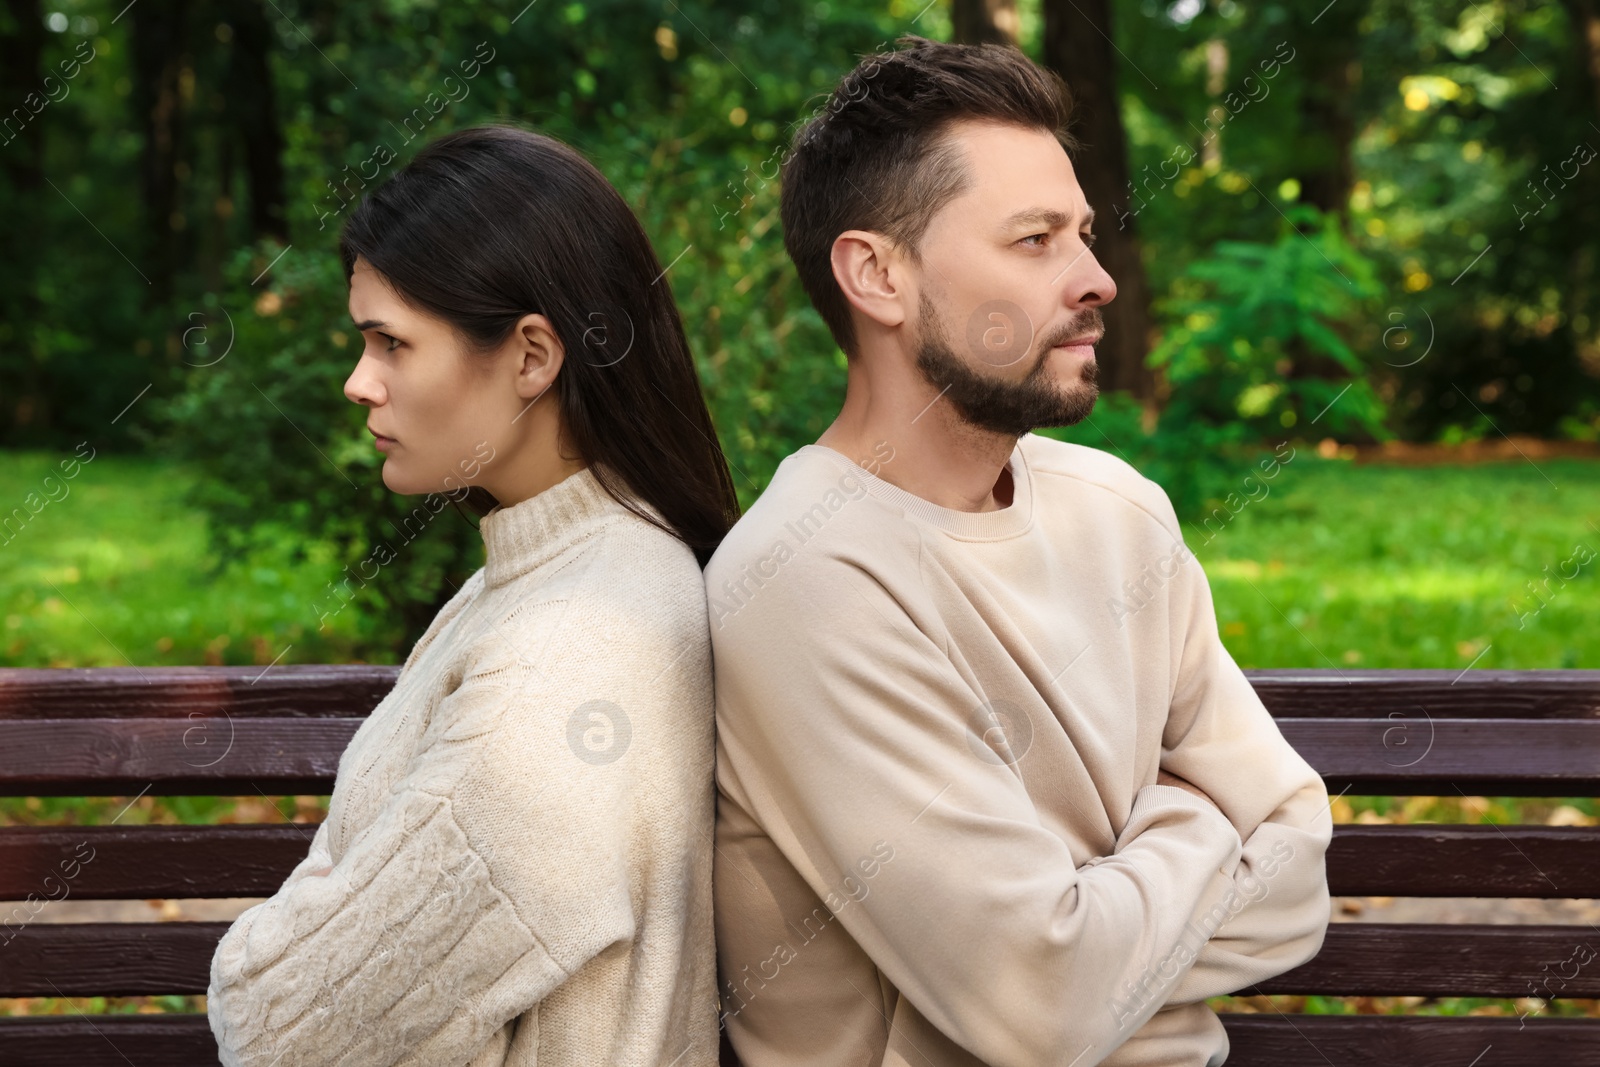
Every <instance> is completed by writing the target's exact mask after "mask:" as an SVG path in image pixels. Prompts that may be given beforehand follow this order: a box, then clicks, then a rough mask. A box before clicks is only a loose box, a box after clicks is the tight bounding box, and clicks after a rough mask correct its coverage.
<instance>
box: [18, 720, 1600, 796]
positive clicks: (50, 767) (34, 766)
mask: <svg viewBox="0 0 1600 1067" xmlns="http://www.w3.org/2000/svg"><path fill="white" fill-rule="evenodd" d="M362 721H363V720H361V719H355V718H323V717H301V718H264V717H250V718H238V719H234V718H228V717H223V718H215V717H210V718H194V719H170V718H159V717H148V718H129V719H85V718H71V719H0V795H9V796H121V795H133V794H135V793H138V792H141V791H145V790H148V791H150V792H152V793H154V794H157V795H178V794H198V795H226V794H233V793H245V794H251V793H255V792H256V791H258V790H259V791H260V792H263V793H267V794H274V793H278V794H283V793H329V792H331V791H332V789H333V778H334V774H335V773H336V772H337V771H338V765H339V755H340V753H341V752H343V750H344V747H345V745H346V744H348V743H349V740H350V738H351V737H352V736H353V735H354V734H355V731H356V730H357V729H358V728H359V727H360V725H361V722H362ZM1278 723H1279V727H1280V728H1281V729H1282V731H1283V734H1284V737H1285V738H1287V739H1288V741H1289V743H1290V744H1292V745H1294V747H1295V748H1296V749H1297V750H1298V751H1299V752H1300V753H1301V754H1302V755H1304V756H1305V757H1306V759H1307V760H1308V761H1309V762H1310V763H1311V765H1312V766H1313V767H1315V768H1317V770H1318V772H1319V773H1320V774H1322V776H1323V778H1324V780H1325V781H1326V782H1327V784H1328V788H1329V791H1330V792H1333V793H1340V792H1349V793H1354V794H1357V795H1362V794H1376V795H1390V794H1395V795H1443V796H1457V795H1460V794H1462V793H1465V794H1467V795H1489V796H1594V795H1600V720H1595V721H1590V720H1576V719H1549V720H1535V721H1531V722H1523V721H1519V720H1516V719H1435V720H1431V721H1424V722H1421V723H1418V722H1409V723H1400V722H1398V721H1396V720H1386V719H1331V720H1323V719H1280V720H1278ZM1508 737H1515V739H1516V743H1515V744H1509V743H1508V742H1507V738H1508Z"/></svg>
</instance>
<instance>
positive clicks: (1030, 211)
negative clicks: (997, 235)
mask: <svg viewBox="0 0 1600 1067" xmlns="http://www.w3.org/2000/svg"><path fill="white" fill-rule="evenodd" d="M1093 222H1094V208H1089V209H1088V210H1086V211H1085V212H1084V215H1083V222H1082V225H1084V226H1088V225H1090V224H1091V223H1093ZM1000 225H1001V228H1002V229H1006V230H1010V229H1014V228H1016V227H1019V226H1036V225H1037V226H1045V227H1047V228H1050V229H1054V228H1056V227H1058V226H1070V225H1072V216H1071V215H1068V214H1067V213H1066V212H1063V211H1057V210H1056V209H1055V208H1043V207H1031V208H1024V209H1023V210H1021V211H1018V212H1016V213H1015V214H1012V215H1009V216H1007V218H1006V220H1005V221H1004V222H1003V223H1001V224H1000Z"/></svg>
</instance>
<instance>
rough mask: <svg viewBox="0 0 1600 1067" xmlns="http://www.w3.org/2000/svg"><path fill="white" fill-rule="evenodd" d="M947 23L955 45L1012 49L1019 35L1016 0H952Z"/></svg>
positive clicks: (1020, 26) (1020, 28)
mask: <svg viewBox="0 0 1600 1067" xmlns="http://www.w3.org/2000/svg"><path fill="white" fill-rule="evenodd" d="M950 21H951V22H952V23H953V28H954V34H955V39H956V41H957V43H959V44H1008V45H1012V46H1015V45H1016V44H1017V40H1018V37H1019V36H1020V34H1021V32H1022V21H1021V19H1020V18H1018V16H1017V0H955V3H954V5H953V6H952V8H951V10H950Z"/></svg>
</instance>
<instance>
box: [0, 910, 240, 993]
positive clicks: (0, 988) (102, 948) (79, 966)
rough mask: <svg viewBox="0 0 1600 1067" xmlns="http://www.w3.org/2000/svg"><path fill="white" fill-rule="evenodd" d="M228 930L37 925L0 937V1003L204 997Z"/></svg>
mask: <svg viewBox="0 0 1600 1067" xmlns="http://www.w3.org/2000/svg"><path fill="white" fill-rule="evenodd" d="M230 925H231V924H230V923H221V922H217V923H203V922H170V923H33V924H32V925H30V926H26V927H23V928H22V929H19V930H15V931H0V997H63V996H66V997H92V996H108V997H131V996H140V995H145V994H150V995H156V994H164V993H190V994H193V993H204V992H205V991H206V986H207V985H208V984H209V982H210V978H211V957H212V956H213V955H215V954H216V951H217V942H218V941H221V940H222V935H223V934H225V933H226V932H227V930H228V927H229V926H230Z"/></svg>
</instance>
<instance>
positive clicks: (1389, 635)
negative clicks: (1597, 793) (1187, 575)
mask: <svg viewBox="0 0 1600 1067" xmlns="http://www.w3.org/2000/svg"><path fill="white" fill-rule="evenodd" d="M1547 477H1548V480H1547ZM1552 483H1553V484H1552ZM1267 484H1268V485H1269V487H1270V490H1271V491H1270V493H1269V494H1268V495H1267V496H1265V497H1263V498H1262V499H1260V500H1259V501H1256V502H1253V503H1249V504H1246V505H1245V506H1244V507H1243V508H1241V509H1240V510H1239V511H1238V513H1237V514H1236V515H1234V516H1233V517H1232V518H1231V520H1229V521H1228V522H1227V523H1226V524H1221V525H1220V526H1219V524H1218V523H1215V522H1214V523H1212V525H1211V526H1210V528H1209V532H1208V531H1207V530H1204V529H1201V528H1200V527H1198V526H1194V525H1189V524H1186V525H1185V529H1184V539H1185V541H1186V542H1188V544H1189V546H1190V547H1191V548H1192V549H1194V552H1195V555H1196V556H1197V557H1199V559H1200V561H1201V563H1202V564H1203V565H1204V566H1205V569H1206V573H1207V575H1209V577H1210V579H1211V588H1212V591H1213V595H1214V598H1215V600H1216V608H1217V620H1218V624H1219V626H1220V627H1221V630H1222V636H1223V642H1224V644H1225V645H1226V646H1227V648H1228V650H1229V652H1231V653H1232V654H1233V657H1234V659H1235V660H1237V661H1238V663H1239V665H1240V666H1241V667H1244V668H1247V669H1249V668H1266V667H1320V668H1327V669H1343V668H1345V667H1351V666H1359V667H1363V668H1369V667H1373V668H1382V667H1406V668H1444V669H1450V670H1465V669H1467V668H1468V667H1469V666H1470V667H1472V668H1474V669H1494V668H1498V669H1517V670H1527V669H1531V668H1558V667H1566V668H1570V667H1588V668H1593V667H1600V626H1597V625H1596V622H1597V618H1596V616H1597V612H1596V591H1597V589H1600V582H1597V579H1596V575H1595V572H1596V570H1600V463H1596V462H1594V461H1590V460H1573V459H1564V460H1546V461H1541V462H1540V463H1539V465H1538V467H1537V468H1535V467H1534V466H1533V465H1531V464H1529V463H1526V462H1513V463H1492V464H1483V465H1479V466H1472V467H1431V468H1403V467H1381V466H1355V465H1353V464H1352V463H1350V462H1349V461H1345V460H1322V459H1318V458H1316V457H1314V456H1313V455H1312V454H1311V453H1310V450H1309V449H1307V448H1301V449H1300V451H1299V453H1298V455H1297V456H1296V458H1295V459H1294V460H1293V461H1292V462H1290V463H1289V464H1287V465H1286V466H1284V467H1283V468H1282V469H1281V470H1280V471H1279V473H1278V476H1277V477H1276V478H1275V479H1274V480H1273V481H1272V482H1270V483H1267ZM1241 492H1242V491H1241ZM1208 538H1209V540H1208ZM1579 546H1583V547H1585V548H1587V549H1588V550H1589V553H1591V554H1594V555H1595V558H1594V559H1593V560H1591V561H1590V562H1589V563H1588V564H1587V565H1580V563H1579V561H1580V560H1581V559H1582V558H1584V557H1583V555H1579V556H1578V557H1577V558H1576V559H1574V558H1573V556H1574V550H1575V549H1576V548H1578V547H1579ZM1569 560H1570V562H1568V561H1569ZM1545 568H1549V573H1548V574H1547V573H1546V572H1545V570H1544V569H1545ZM1563 571H1564V572H1565V573H1566V574H1568V575H1573V574H1574V571H1575V572H1576V574H1575V576H1574V577H1572V579H1571V580H1570V581H1568V582H1566V583H1563V582H1562V581H1561V580H1560V578H1559V577H1557V578H1554V579H1550V577H1549V576H1550V575H1557V574H1559V573H1561V572H1563ZM1547 580H1548V582H1549V591H1548V592H1546V591H1545V582H1546V581H1547ZM1529 582H1535V583H1536V585H1535V588H1536V590H1537V591H1538V592H1539V593H1540V594H1541V595H1542V596H1543V597H1544V599H1545V601H1546V606H1545V607H1544V608H1543V609H1542V610H1538V611H1537V613H1536V614H1531V615H1530V614H1529V613H1530V612H1534V611H1535V609H1537V608H1538V604H1539V602H1538V600H1536V599H1535V598H1534V596H1533V595H1532V594H1531V593H1530V592H1529V591H1528V588H1527V584H1528V583H1529ZM1519 611H1520V615H1521V616H1522V617H1521V618H1520V619H1519Z"/></svg>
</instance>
